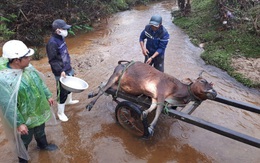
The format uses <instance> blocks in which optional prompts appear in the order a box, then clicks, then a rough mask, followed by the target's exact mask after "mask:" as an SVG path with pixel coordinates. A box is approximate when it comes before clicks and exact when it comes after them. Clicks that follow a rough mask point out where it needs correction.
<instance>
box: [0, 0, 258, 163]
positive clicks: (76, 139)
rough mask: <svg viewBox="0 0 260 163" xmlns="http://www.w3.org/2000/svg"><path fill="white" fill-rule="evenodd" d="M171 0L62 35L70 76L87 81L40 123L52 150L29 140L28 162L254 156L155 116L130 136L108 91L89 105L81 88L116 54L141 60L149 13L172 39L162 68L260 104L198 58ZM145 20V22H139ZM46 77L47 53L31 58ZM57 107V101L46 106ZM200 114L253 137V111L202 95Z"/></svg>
mask: <svg viewBox="0 0 260 163" xmlns="http://www.w3.org/2000/svg"><path fill="white" fill-rule="evenodd" d="M174 5H175V2H174V1H170V0H169V1H163V2H161V3H155V4H152V5H148V6H139V7H136V8H134V9H133V10H131V11H125V12H121V13H117V14H115V15H114V16H112V17H111V18H109V19H108V22H109V24H103V25H104V26H101V27H100V28H97V29H96V31H94V32H92V33H88V34H83V35H79V36H77V37H75V38H68V39H67V44H68V46H69V49H70V54H71V57H72V62H73V67H74V68H75V70H76V72H77V77H80V78H82V79H84V80H85V81H87V82H88V83H89V85H90V87H89V89H88V90H86V91H84V92H82V93H79V94H74V97H75V98H76V99H79V100H80V103H79V104H77V105H74V106H68V107H66V110H65V111H66V114H67V115H68V117H69V121H68V122H66V123H61V122H60V121H57V122H58V124H56V125H50V124H48V125H47V128H46V132H47V134H48V139H49V141H50V142H53V143H56V144H57V145H58V146H59V148H60V149H59V150H58V151H55V152H44V151H38V150H37V149H35V146H36V143H35V142H34V141H33V142H32V144H31V145H30V147H29V153H30V156H31V158H32V161H31V162H32V163H47V162H48V163H50V162H52V163H56V162H63V163H78V162H88V163H92V162H93V163H97V162H98V163H107V162H108V163H110V162H111V163H112V162H113V163H126V162H127V163H128V162H138V163H139V162H140V163H147V162H149V163H157V162H162V163H164V162H165V163H166V162H178V163H186V162H229V163H233V162H234V163H244V162H250V163H258V161H259V160H260V155H259V153H260V150H259V149H257V148H255V147H252V146H249V145H246V144H243V143H240V142H237V141H234V140H231V139H229V138H225V137H223V136H220V135H217V134H214V133H211V132H209V131H206V130H204V129H200V128H198V127H195V126H192V125H189V124H186V123H184V122H180V121H177V120H175V119H172V118H169V117H167V116H161V118H160V120H159V123H158V126H157V128H156V130H155V135H154V136H153V137H152V138H151V140H149V141H144V140H142V139H140V138H138V137H134V136H132V135H131V134H129V133H128V132H127V131H126V130H124V129H123V128H122V127H121V126H119V125H118V124H117V123H115V122H116V121H115V115H114V108H115V106H116V104H115V103H114V102H112V98H111V97H109V96H102V97H101V98H100V99H99V101H98V102H97V103H96V105H95V107H94V108H93V109H92V110H91V111H90V112H89V111H87V110H86V109H85V106H86V104H87V103H88V102H89V99H87V95H88V93H89V92H91V91H92V90H94V89H96V88H97V87H98V86H99V85H100V83H101V82H104V81H106V80H107V79H108V78H109V76H110V75H111V74H112V72H113V69H114V67H115V66H116V65H117V62H118V60H120V59H124V60H140V61H142V60H143V56H142V54H141V50H140V47H139V43H138V38H139V34H140V32H141V30H142V29H143V28H144V26H145V25H146V24H147V23H148V20H149V18H150V16H151V15H153V14H155V13H159V14H161V15H162V17H163V24H164V25H165V27H166V28H167V29H168V31H169V33H170V36H171V39H170V42H169V45H168V47H167V51H166V60H165V72H166V73H168V74H170V75H173V76H175V77H177V78H178V79H184V78H187V77H189V78H192V79H195V78H197V77H198V74H199V73H200V72H201V70H204V71H205V73H203V76H204V77H205V78H206V79H207V80H209V81H212V82H213V83H214V87H215V89H216V90H217V92H218V93H219V94H220V95H223V96H225V97H228V98H232V99H235V100H239V101H244V102H247V103H250V104H254V105H257V106H260V101H259V99H260V92H259V90H256V89H248V88H246V87H244V86H243V85H241V84H240V83H238V82H236V81H235V80H234V79H233V78H230V77H229V76H228V75H227V74H226V72H223V71H222V70H220V69H218V68H215V67H213V66H210V65H205V63H204V62H203V60H202V59H201V58H200V54H201V52H202V49H200V48H199V47H195V46H194V45H192V44H191V43H190V41H189V38H188V36H187V35H185V34H184V33H183V32H182V31H181V30H180V29H179V28H178V27H176V26H175V25H174V24H172V23H171V16H170V10H171V7H172V6H174ZM144 20H147V21H144ZM32 64H33V65H34V66H35V67H37V68H38V69H39V70H40V71H41V72H43V73H44V74H45V76H46V82H47V84H48V86H49V87H50V89H51V91H52V92H55V81H54V77H53V76H52V73H51V71H50V67H49V65H48V61H47V58H44V59H42V60H41V61H33V62H32ZM53 109H54V111H55V112H56V108H55V107H54V108H53ZM193 115H194V116H196V117H199V118H202V119H204V120H207V121H210V122H212V123H216V124H219V125H223V126H225V127H228V128H231V129H234V130H236V131H238V132H242V133H244V134H249V135H251V136H253V137H256V138H258V139H260V135H259V133H260V125H259V124H260V119H259V115H256V114H252V113H249V112H246V111H242V110H240V109H237V108H234V107H229V106H225V105H222V104H218V103H215V102H212V101H206V102H204V103H202V104H201V106H200V107H199V108H198V109H197V110H196V111H195V112H194V113H193ZM0 133H1V134H0V146H1V148H0V152H1V153H2V155H1V156H0V160H1V161H3V162H14V161H15V158H14V154H13V153H12V152H11V150H10V148H9V147H8V145H7V141H6V139H5V138H4V137H3V132H2V130H1V129H0Z"/></svg>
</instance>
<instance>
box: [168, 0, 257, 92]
mask: <svg viewBox="0 0 260 163" xmlns="http://www.w3.org/2000/svg"><path fill="white" fill-rule="evenodd" d="M218 2H219V3H221V2H222V5H224V7H223V6H221V4H218ZM231 2H235V3H231ZM242 2H243V4H239V3H238V1H231V0H222V1H215V0H193V1H192V4H191V9H192V10H191V12H190V13H189V14H188V15H187V14H183V13H182V12H181V11H173V13H172V14H173V16H174V17H175V19H174V24H176V25H177V26H179V27H180V28H182V29H183V30H184V31H185V32H186V33H187V34H188V35H189V36H190V38H191V41H192V42H193V43H194V44H195V45H199V44H200V43H204V44H205V47H204V49H205V51H204V53H203V54H202V55H201V57H202V58H203V59H204V60H205V62H206V63H208V64H211V65H214V66H216V67H219V68H221V69H223V70H225V71H227V72H228V73H229V75H230V76H232V77H234V78H235V79H236V80H238V81H239V82H241V83H243V84H244V85H246V86H248V87H258V88H259V87H260V82H258V83H254V82H253V81H250V79H247V78H245V77H243V75H241V74H238V73H236V72H235V71H234V68H233V67H232V65H231V59H232V58H234V57H239V56H244V57H248V58H259V57H260V39H259V37H260V29H259V28H260V22H259V21H260V20H259V18H260V17H259V15H260V5H259V4H253V5H252V4H245V3H244V1H242ZM242 2H241V3H242ZM223 3H226V4H223ZM223 8H224V9H223ZM227 11H231V12H230V13H232V17H226V15H227ZM224 21H227V23H226V24H225V23H223V22H224Z"/></svg>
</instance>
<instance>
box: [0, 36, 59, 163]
mask: <svg viewBox="0 0 260 163" xmlns="http://www.w3.org/2000/svg"><path fill="white" fill-rule="evenodd" d="M2 50H3V54H2V57H1V58H0V92H1V95H0V112H1V114H0V115H1V119H2V121H1V122H2V123H3V126H4V129H5V131H6V136H7V137H8V138H9V140H11V142H14V143H15V146H16V150H17V154H18V158H19V162H28V160H29V159H30V157H29V155H28V152H27V150H28V146H29V144H30V142H31V141H32V138H33V137H34V138H35V140H36V142H37V146H38V148H40V149H42V150H47V151H53V150H56V149H57V148H58V147H57V146H56V145H55V144H49V143H48V142H47V139H46V134H45V122H47V121H48V120H49V119H50V117H51V110H50V106H51V105H53V103H54V100H53V99H52V94H51V92H50V90H49V89H48V88H47V86H46V84H45V83H44V81H43V79H42V78H41V77H40V74H39V72H38V71H37V70H36V69H35V68H34V67H33V66H32V65H31V64H30V56H32V55H33V54H34V50H33V49H30V48H28V47H27V46H26V45H25V44H24V43H23V42H22V41H19V40H10V41H8V42H6V43H5V44H4V45H3V48H2Z"/></svg>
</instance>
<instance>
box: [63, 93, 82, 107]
mask: <svg viewBox="0 0 260 163" xmlns="http://www.w3.org/2000/svg"><path fill="white" fill-rule="evenodd" d="M78 102H79V100H72V93H70V94H68V96H67V99H66V101H65V104H66V105H73V104H76V103H78Z"/></svg>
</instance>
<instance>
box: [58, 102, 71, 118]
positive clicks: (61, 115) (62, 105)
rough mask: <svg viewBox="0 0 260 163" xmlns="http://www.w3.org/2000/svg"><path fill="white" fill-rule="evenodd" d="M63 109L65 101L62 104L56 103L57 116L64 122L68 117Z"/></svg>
mask: <svg viewBox="0 0 260 163" xmlns="http://www.w3.org/2000/svg"><path fill="white" fill-rule="evenodd" d="M64 109H65V103H64V104H58V113H57V115H58V117H59V119H60V120H61V121H63V122H66V121H68V120H69V119H68V117H67V116H66V115H65V114H64Z"/></svg>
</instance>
